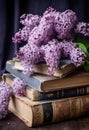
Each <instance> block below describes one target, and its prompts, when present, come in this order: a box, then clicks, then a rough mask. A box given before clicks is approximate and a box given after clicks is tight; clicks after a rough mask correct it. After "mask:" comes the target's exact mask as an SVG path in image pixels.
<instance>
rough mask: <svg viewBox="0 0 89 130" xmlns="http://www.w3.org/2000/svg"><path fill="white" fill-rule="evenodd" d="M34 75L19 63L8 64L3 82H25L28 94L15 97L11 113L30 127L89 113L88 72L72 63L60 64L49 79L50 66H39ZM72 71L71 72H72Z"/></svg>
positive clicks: (36, 67)
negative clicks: (48, 68) (25, 70)
mask: <svg viewBox="0 0 89 130" xmlns="http://www.w3.org/2000/svg"><path fill="white" fill-rule="evenodd" d="M34 68H35V73H34V74H33V75H32V76H28V75H26V74H24V73H23V71H22V70H23V67H22V66H21V65H20V62H19V61H18V60H15V59H14V60H9V61H7V63H6V71H7V73H4V74H3V80H4V81H5V82H7V83H8V84H9V85H10V86H11V87H12V83H13V79H14V78H15V77H19V78H20V79H24V81H25V82H26V95H25V96H18V95H16V94H14V95H13V96H12V97H11V100H10V103H9V110H10V111H11V112H12V113H14V114H15V115H16V116H17V117H18V118H20V119H21V120H22V121H23V122H24V123H25V124H26V125H27V126H29V127H34V126H40V125H45V124H50V123H54V122H60V121H63V120H69V119H72V118H77V117H79V116H84V115H87V114H89V73H86V72H83V71H81V70H79V71H78V69H77V71H76V67H75V66H74V65H73V64H72V63H71V62H69V61H68V60H67V61H66V60H65V61H61V65H60V67H59V70H57V71H56V72H55V73H54V74H55V76H49V75H48V73H47V67H45V66H44V65H36V66H35V67H34ZM71 72H72V73H71Z"/></svg>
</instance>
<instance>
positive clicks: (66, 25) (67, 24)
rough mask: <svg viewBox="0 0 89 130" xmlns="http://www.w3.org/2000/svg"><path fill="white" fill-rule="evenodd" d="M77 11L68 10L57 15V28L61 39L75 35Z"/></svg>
mask: <svg viewBox="0 0 89 130" xmlns="http://www.w3.org/2000/svg"><path fill="white" fill-rule="evenodd" d="M77 21H78V20H77V16H76V13H75V12H73V11H72V10H69V9H68V10H66V11H64V12H62V13H59V15H58V16H57V17H55V30H56V32H57V33H58V38H59V39H70V38H72V37H73V34H74V28H75V26H76V24H77Z"/></svg>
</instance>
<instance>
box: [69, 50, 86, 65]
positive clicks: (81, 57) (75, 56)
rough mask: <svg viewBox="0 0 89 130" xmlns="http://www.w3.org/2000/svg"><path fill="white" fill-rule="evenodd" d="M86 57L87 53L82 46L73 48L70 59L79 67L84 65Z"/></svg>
mask: <svg viewBox="0 0 89 130" xmlns="http://www.w3.org/2000/svg"><path fill="white" fill-rule="evenodd" d="M85 58H86V56H85V53H84V52H83V51H82V50H81V49H80V48H74V49H72V50H71V53H70V59H71V61H72V62H73V64H74V65H75V66H77V67H79V66H82V65H84V63H85Z"/></svg>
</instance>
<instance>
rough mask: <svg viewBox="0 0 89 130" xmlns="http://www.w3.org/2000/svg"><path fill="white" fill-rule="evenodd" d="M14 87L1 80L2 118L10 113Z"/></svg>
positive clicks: (0, 110)
mask: <svg viewBox="0 0 89 130" xmlns="http://www.w3.org/2000/svg"><path fill="white" fill-rule="evenodd" d="M11 95H12V89H11V88H10V87H9V85H8V84H7V83H5V82H4V81H1V82H0V119H3V118H5V117H6V115H7V114H8V105H9V100H10V96H11Z"/></svg>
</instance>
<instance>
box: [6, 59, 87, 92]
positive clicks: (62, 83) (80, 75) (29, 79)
mask: <svg viewBox="0 0 89 130" xmlns="http://www.w3.org/2000/svg"><path fill="white" fill-rule="evenodd" d="M6 71H8V72H9V73H11V74H13V75H14V76H16V77H19V78H21V79H24V80H25V82H26V83H27V85H28V86H31V87H33V88H34V89H36V90H38V91H51V90H58V89H64V88H75V87H77V86H82V85H89V73H88V72H82V71H80V72H79V71H77V72H75V73H73V74H71V75H69V76H67V77H65V78H62V79H60V78H57V77H53V76H47V75H41V74H34V75H33V76H28V75H26V74H24V73H23V72H22V71H19V70H17V69H15V68H14V62H13V61H12V60H10V61H7V62H6Z"/></svg>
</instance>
